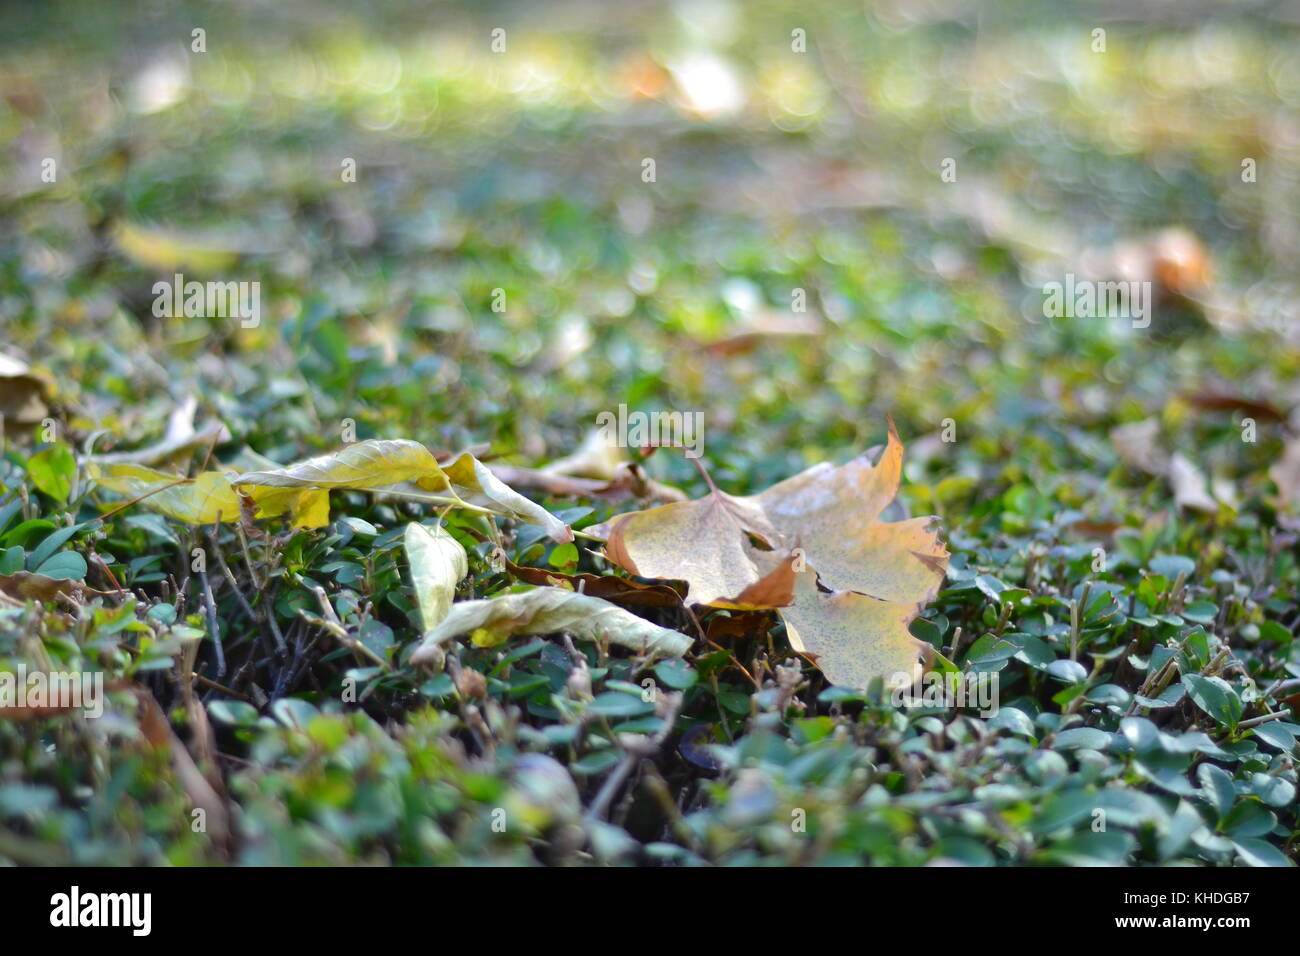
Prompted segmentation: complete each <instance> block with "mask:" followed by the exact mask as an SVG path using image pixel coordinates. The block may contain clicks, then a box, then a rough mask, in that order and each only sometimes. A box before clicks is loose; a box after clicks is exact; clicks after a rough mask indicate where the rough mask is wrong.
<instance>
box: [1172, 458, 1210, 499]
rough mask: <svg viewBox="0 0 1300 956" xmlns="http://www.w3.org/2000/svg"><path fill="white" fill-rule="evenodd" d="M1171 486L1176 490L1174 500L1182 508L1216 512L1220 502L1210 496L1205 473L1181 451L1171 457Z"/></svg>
mask: <svg viewBox="0 0 1300 956" xmlns="http://www.w3.org/2000/svg"><path fill="white" fill-rule="evenodd" d="M1169 486H1170V487H1171V488H1172V489H1173V492H1174V501H1175V502H1177V504H1178V506H1179V507H1180V508H1191V509H1193V510H1194V511H1204V512H1206V513H1208V514H1215V513H1217V512H1218V510H1219V505H1218V503H1217V502H1216V501H1215V500H1214V499H1213V498H1211V497H1210V492H1209V491H1208V490H1207V488H1206V487H1205V475H1204V474H1202V473H1201V470H1200V469H1199V468H1197V467H1196V466H1195V465H1194V464H1192V463H1191V462H1190V461H1189V460H1188V459H1187V458H1185V457H1184V456H1183V454H1182V453H1181V452H1174V454H1173V456H1172V457H1171V458H1170V459H1169Z"/></svg>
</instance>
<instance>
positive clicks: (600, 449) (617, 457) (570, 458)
mask: <svg viewBox="0 0 1300 956" xmlns="http://www.w3.org/2000/svg"><path fill="white" fill-rule="evenodd" d="M627 460H628V459H627V454H626V450H625V449H624V448H622V447H621V446H620V445H619V444H618V443H617V442H615V441H612V440H611V436H610V435H609V434H607V433H606V430H605V429H603V428H593V429H592V430H591V431H589V432H587V436H586V437H585V438H584V439H583V440H582V444H581V445H579V446H578V450H577V451H575V452H574V453H573V454H571V455H566V456H565V457H563V458H557V459H556V460H555V461H553V462H551V463H550V464H549V465H546V466H545V467H544V468H542V469H541V470H542V471H543V472H545V473H546V474H548V475H568V476H570V477H573V478H598V479H600V480H601V481H611V480H613V478H614V472H615V470H616V469H617V468H618V466H619V465H621V464H623V463H624V462H626V461H627Z"/></svg>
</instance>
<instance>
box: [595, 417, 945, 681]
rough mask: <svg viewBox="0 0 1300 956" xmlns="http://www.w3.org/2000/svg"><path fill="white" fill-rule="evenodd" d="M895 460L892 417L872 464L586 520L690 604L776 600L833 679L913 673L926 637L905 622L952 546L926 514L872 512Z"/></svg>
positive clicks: (637, 570) (927, 593) (625, 562)
mask: <svg viewBox="0 0 1300 956" xmlns="http://www.w3.org/2000/svg"><path fill="white" fill-rule="evenodd" d="M902 463H903V444H902V442H901V441H900V440H899V438H898V434H897V432H896V431H895V430H894V427H893V423H892V422H891V423H890V429H889V443H888V445H887V446H886V448H885V450H884V453H883V454H882V456H881V458H880V461H879V462H878V463H876V464H872V463H871V461H869V460H868V458H867V456H865V455H864V456H861V457H859V458H857V459H855V460H853V461H851V462H849V463H848V464H846V465H842V466H840V467H838V468H836V467H832V466H831V465H828V464H820V465H815V466H813V467H812V468H809V469H808V470H806V471H804V472H801V473H800V474H798V475H795V476H794V477H792V478H789V479H787V480H785V481H782V482H779V483H778V484H775V485H773V486H772V487H770V488H768V489H767V490H766V491H763V492H760V493H759V494H757V495H752V496H748V497H735V496H732V495H728V494H726V493H725V492H721V491H719V490H717V489H716V488H714V489H712V490H711V491H710V493H709V494H708V495H706V496H705V497H704V498H700V499H698V500H695V501H687V502H682V503H680V504H670V505H664V506H663V507H659V508H651V509H647V510H645V511H635V512H631V513H629V514H623V515H619V516H617V517H615V518H613V519H611V520H610V521H609V522H608V523H607V524H606V525H604V526H601V527H600V528H596V529H589V530H590V531H591V533H593V534H596V535H598V536H599V535H601V534H602V533H603V536H604V537H605V538H606V549H605V551H606V555H607V556H608V557H609V559H610V560H611V561H613V562H614V563H615V564H618V565H619V566H621V567H623V568H625V569H626V570H628V571H630V572H631V573H633V574H637V575H640V576H642V577H649V578H668V579H678V580H683V581H685V582H686V583H687V585H688V588H689V590H688V598H689V600H690V601H691V602H693V603H695V604H704V605H709V606H712V607H726V608H742V609H755V608H770V609H776V610H777V611H778V613H780V615H781V617H782V618H783V620H785V622H786V625H787V630H788V631H789V633H790V637H791V643H792V644H793V645H794V646H795V648H796V649H797V650H800V651H805V652H807V653H809V654H811V655H816V657H817V665H818V666H819V667H820V668H821V669H822V671H823V672H824V673H825V674H826V676H827V678H828V679H829V680H831V682H832V683H838V684H846V685H849V686H856V687H863V686H866V684H867V683H869V682H870V680H871V679H872V678H873V677H884V678H886V679H887V680H890V681H892V680H894V679H895V677H896V675H899V679H901V678H903V677H906V678H907V679H910V674H911V670H912V665H913V664H914V663H915V662H916V661H917V660H919V659H920V658H921V657H922V656H923V655H924V654H925V653H926V652H927V648H928V645H926V644H924V643H923V642H920V641H917V640H916V639H915V638H913V637H912V636H911V635H910V633H909V632H908V629H907V627H908V624H909V623H910V622H911V620H912V619H913V618H914V617H915V616H916V615H917V613H918V612H919V610H920V608H921V607H922V605H923V604H924V603H925V602H926V601H928V600H929V599H930V598H932V597H933V596H934V594H935V593H936V592H937V590H938V588H939V585H940V583H941V582H942V580H943V576H944V573H945V571H946V569H947V561H948V552H947V549H945V548H944V546H943V544H942V543H941V542H940V541H939V540H938V537H937V535H936V534H935V532H934V531H933V530H932V528H931V522H932V520H933V519H931V518H913V519H911V520H907V521H898V522H884V521H881V520H879V519H880V515H881V513H882V512H883V511H884V510H885V508H886V507H887V506H888V505H889V504H890V502H892V501H893V499H894V496H895V495H896V494H897V492H898V484H899V480H900V478H901V475H902Z"/></svg>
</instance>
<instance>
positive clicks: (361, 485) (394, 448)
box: [234, 438, 447, 497]
mask: <svg viewBox="0 0 1300 956" xmlns="http://www.w3.org/2000/svg"><path fill="white" fill-rule="evenodd" d="M404 481H411V482H414V483H415V484H417V485H418V486H419V487H421V488H423V489H425V490H426V491H442V490H445V489H446V488H447V478H446V476H445V475H444V474H443V472H442V469H441V468H439V467H438V462H437V461H436V460H434V457H433V455H432V454H431V453H430V452H429V449H427V448H425V447H424V446H423V445H421V444H420V443H419V442H416V441H409V440H407V439H404V438H399V439H372V440H369V441H361V442H356V443H355V444H352V445H346V446H345V447H344V448H343V449H342V450H340V451H338V452H335V453H334V454H331V455H320V456H319V457H316V458H308V459H307V460H306V461H300V462H296V463H295V464H292V465H288V466H286V467H284V468H274V469H270V470H267V471H251V472H247V473H245V474H242V475H239V476H237V477H236V478H235V479H234V483H235V484H236V485H240V486H247V485H262V486H267V487H272V488H352V489H357V490H360V491H364V490H366V489H368V488H382V487H384V486H386V485H395V484H399V483H401V482H404ZM254 497H256V496H254Z"/></svg>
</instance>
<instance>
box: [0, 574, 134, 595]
mask: <svg viewBox="0 0 1300 956" xmlns="http://www.w3.org/2000/svg"><path fill="white" fill-rule="evenodd" d="M107 593H110V592H107V591H97V590H96V589H94V588H92V587H90V586H89V585H87V584H85V583H84V582H82V581H73V580H71V579H70V578H52V577H49V576H48V575H45V574H37V573H35V572H34V571H15V572H14V573H13V574H0V594H3V595H6V596H7V597H11V598H14V599H15V600H18V601H25V600H33V601H53V600H54V599H55V598H57V597H58V596H59V595H60V594H62V595H66V596H67V597H70V598H73V599H76V598H78V597H80V596H81V595H82V594H107Z"/></svg>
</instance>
